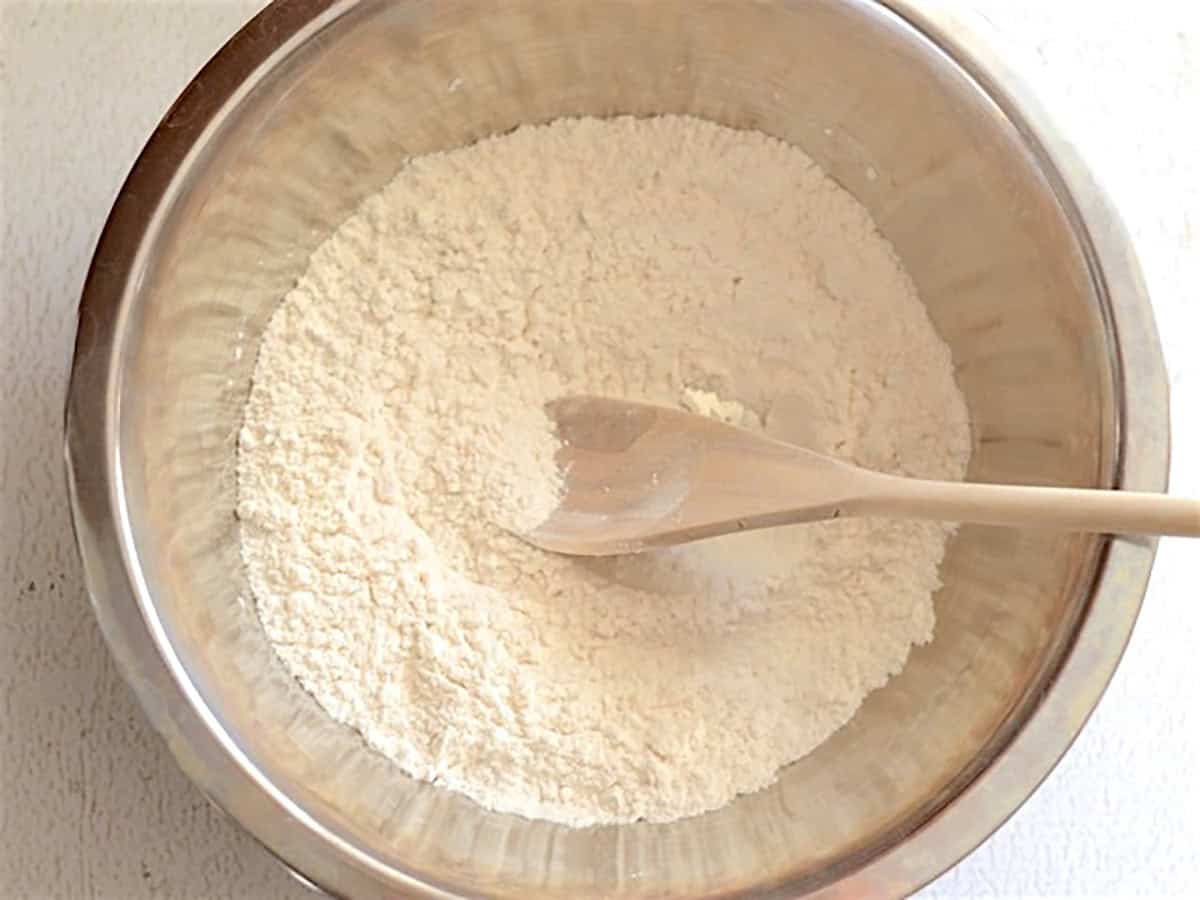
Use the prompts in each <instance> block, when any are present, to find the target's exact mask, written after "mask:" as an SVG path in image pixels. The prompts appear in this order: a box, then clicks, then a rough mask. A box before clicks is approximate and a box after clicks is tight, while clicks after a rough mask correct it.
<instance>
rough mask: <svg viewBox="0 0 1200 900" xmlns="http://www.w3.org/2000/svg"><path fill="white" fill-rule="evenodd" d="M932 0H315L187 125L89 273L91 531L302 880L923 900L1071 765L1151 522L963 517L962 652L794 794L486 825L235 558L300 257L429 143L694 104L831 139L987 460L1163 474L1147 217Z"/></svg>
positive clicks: (252, 819)
mask: <svg viewBox="0 0 1200 900" xmlns="http://www.w3.org/2000/svg"><path fill="white" fill-rule="evenodd" d="M915 5H916V4H915V3H909V2H907V0H889V2H868V0H806V2H800V0H797V2H782V0H781V2H775V3H770V2H757V0H744V2H715V0H711V2H710V0H655V2H637V0H543V2H533V0H511V2H506V3H504V4H495V3H489V2H486V0H440V2H433V0H407V2H379V0H359V2H355V0H293V2H288V3H281V4H277V5H276V6H274V7H272V8H271V9H269V10H267V11H266V12H265V13H263V14H262V15H260V16H259V17H258V18H257V19H255V20H254V21H253V22H252V23H251V24H250V25H248V26H247V27H246V29H245V30H243V31H242V32H241V33H240V34H239V35H238V36H237V37H236V38H234V39H233V40H232V41H231V42H230V43H229V45H228V46H226V47H225V49H224V50H222V51H221V53H220V54H219V55H218V56H217V57H216V59H215V60H213V62H212V63H211V64H210V65H209V66H208V67H207V68H206V69H205V70H204V71H203V72H202V73H201V74H200V75H199V76H198V77H197V78H196V79H195V81H194V82H193V83H192V84H191V86H190V87H189V88H188V89H187V91H186V92H185V93H184V94H183V96H182V97H181V98H180V99H179V101H178V102H177V103H176V104H175V106H174V107H173V108H172V109H171V111H170V112H169V114H168V115H167V117H166V119H165V120H164V121H163V123H162V125H161V126H160V127H159V129H158V130H157V131H156V132H155V134H154V136H153V138H152V139H151V141H150V143H149V145H148V146H147V147H146V150H145V152H144V153H143V155H142V157H141V159H140V160H139V161H138V163H137V166H136V168H135V169H134V171H133V173H132V174H131V176H130V178H129V181H128V183H127V184H126V185H125V188H124V190H123V191H122V193H121V195H120V197H119V198H118V200H117V202H116V204H115V206H114V208H113V211H112V215H111V218H110V219H109V222H108V225H107V227H106V228H105V231H104V234H103V237H102V238H101V240H100V244H99V247H98V249H97V251H96V257H95V261H94V263H93V266H92V270H91V273H90V275H89V277H88V281H87V286H86V288H85V291H84V296H83V301H82V305H81V309H80V322H79V335H78V344H77V349H76V355H75V362H74V371H73V375H72V382H71V389H70V397H69V402H68V411H67V412H68V415H67V448H68V458H69V468H70V479H71V490H72V500H73V503H74V509H75V525H76V530H77V532H78V539H79V544H80V548H81V551H82V554H83V559H84V563H85V566H86V570H87V578H88V583H89V586H90V589H91V593H92V597H93V601H94V604H95V608H96V614H97V616H98V617H99V619H100V622H101V624H102V626H103V628H104V632H105V634H106V636H107V638H108V641H109V643H110V644H111V645H112V649H113V652H114V654H115V655H116V657H117V659H118V660H119V662H120V664H121V667H122V669H123V671H124V673H125V676H126V677H127V678H128V680H129V682H130V684H132V685H133V687H134V689H135V690H136V692H137V694H138V696H139V698H140V699H141V702H142V704H143V705H144V707H145V708H146V711H147V713H148V715H149V716H150V718H151V720H152V721H153V723H154V725H155V727H156V728H157V729H158V730H159V731H160V732H161V733H162V734H163V736H164V737H165V738H166V740H167V742H168V743H169V745H170V747H171V750H172V751H173V752H174V754H175V755H176V756H177V757H178V759H179V762H180V764H181V765H182V766H183V768H184V769H185V770H186V771H187V772H188V773H189V774H190V775H191V777H192V778H193V779H194V780H195V781H196V782H197V784H199V785H200V786H201V787H202V788H203V789H204V790H205V791H206V792H207V793H208V794H209V796H211V797H212V798H213V799H214V800H215V801H216V802H217V803H218V804H220V805H221V806H222V807H224V808H225V809H226V810H228V811H229V812H230V813H231V814H232V815H233V816H235V817H236V818H237V819H238V820H239V821H240V822H241V823H242V824H244V825H245V826H246V827H247V828H248V829H249V830H250V831H251V832H252V833H253V834H255V835H256V836H257V837H258V838H259V839H260V840H261V841H262V842H263V843H264V844H265V845H266V846H267V847H269V848H270V849H271V850H272V851H274V852H275V853H276V854H278V855H279V856H280V857H282V858H283V859H284V860H285V861H286V862H287V863H288V864H289V865H290V866H292V867H293V868H294V869H296V870H299V871H301V872H303V873H305V875H307V876H308V877H309V878H310V879H311V880H312V881H314V882H317V883H319V884H321V885H323V886H325V887H326V888H327V889H328V890H330V891H332V892H335V893H337V894H341V895H346V896H353V897H383V896H395V895H396V894H409V893H426V894H432V895H444V894H456V893H489V894H495V895H509V896H514V897H535V896H541V897H583V896H606V897H608V896H617V895H629V896H632V895H638V896H665V895H667V894H668V893H674V894H694V895H701V894H710V895H727V894H729V893H732V892H737V891H742V890H756V891H758V892H760V893H762V894H764V895H789V896H794V895H801V894H811V895H815V896H826V897H850V896H854V897H864V896H883V895H893V894H900V893H903V892H907V891H909V890H912V889H914V888H915V887H917V886H919V885H920V884H922V883H924V882H925V881H927V880H929V879H931V878H932V877H934V876H935V875H937V874H938V873H940V872H942V871H944V870H945V869H946V868H948V867H949V866H950V865H952V864H953V863H954V862H955V861H956V860H958V859H959V858H960V857H962V856H963V855H964V854H965V853H967V852H968V851H969V850H970V849H971V848H972V847H974V846H975V845H976V844H978V843H979V842H980V841H981V840H983V839H984V838H985V837H986V836H987V835H988V834H989V833H990V832H991V831H992V830H993V829H995V828H996V827H997V826H998V825H999V824H1000V823H1001V822H1002V821H1003V820H1004V819H1005V818H1006V817H1007V816H1008V815H1009V814H1010V813H1012V811H1013V810H1014V809H1016V807H1017V806H1018V805H1019V804H1020V803H1021V802H1022V801H1023V800H1024V799H1025V798H1026V797H1027V796H1028V795H1029V794H1030V793H1031V792H1032V791H1033V789H1034V788H1035V786H1036V785H1037V784H1038V782H1039V781H1040V780H1041V779H1042V778H1043V777H1044V776H1045V775H1046V774H1047V772H1049V771H1050V769H1051V767H1052V766H1053V765H1054V763H1055V762H1056V760H1057V759H1058V758H1059V756H1060V755H1061V754H1062V753H1063V752H1064V751H1065V750H1066V748H1067V746H1068V745H1069V744H1070V742H1071V740H1072V739H1073V738H1074V736H1075V735H1076V734H1077V733H1078V731H1079V729H1080V728H1081V727H1082V725H1083V723H1084V720H1085V719H1086V718H1087V715H1088V713H1089V712H1090V711H1091V709H1092V708H1093V707H1094V706H1095V704H1096V702H1097V700H1098V699H1099V697H1100V694H1101V692H1102V690H1103V689H1104V686H1105V684H1106V683H1107V681H1108V679H1109V677H1110V675H1111V674H1112V672H1113V669H1114V668H1115V666H1116V664H1117V661H1118V659H1119V657H1120V655H1121V652H1122V649H1123V647H1124V645H1125V642H1126V640H1127V639H1128V637H1129V634H1130V631H1131V629H1132V627H1133V623H1134V619H1135V616H1136V614H1137V611H1138V607H1139V604H1140V602H1141V598H1142V593H1143V590H1144V587H1145V584H1146V579H1147V577H1148V574H1149V571H1150V565H1151V560H1152V557H1153V554H1154V544H1153V542H1152V541H1146V540H1127V539H1119V540H1112V541H1109V540H1107V539H1104V538H1097V537H1090V536H1081V535H1077V534H1063V533H1058V532H1052V531H1038V530H1027V531H1021V530H1003V529H991V528H963V529H962V530H961V531H960V532H959V534H958V536H957V538H956V539H955V540H954V541H953V543H952V545H951V546H950V548H949V552H948V555H947V558H946V562H945V565H944V567H943V574H944V579H945V588H944V589H943V590H942V591H941V592H940V593H939V595H938V596H937V599H936V603H937V611H938V625H937V634H936V639H935V640H934V641H933V643H932V644H931V645H929V646H926V647H922V648H919V649H917V650H916V651H914V653H913V655H912V658H911V660H910V662H909V664H908V666H907V668H906V669H905V670H904V672H903V673H902V674H901V675H900V676H899V677H897V678H895V679H894V680H893V681H892V682H891V683H890V684H888V686H887V687H886V688H884V689H883V690H880V691H878V692H876V693H875V694H873V695H872V696H871V697H870V698H869V699H868V700H867V702H866V704H865V705H864V706H863V708H862V710H861V711H860V712H859V713H858V715H857V716H856V717H855V718H854V719H853V721H852V722H851V723H850V724H849V725H847V726H846V727H845V728H843V729H842V730H841V731H840V732H838V733H837V734H836V735H835V736H834V737H833V738H832V739H831V740H830V741H828V742H827V743H826V744H825V745H824V746H822V747H821V748H820V749H819V750H818V751H817V752H815V753H813V754H812V755H811V756H809V757H807V758H805V759H804V760H801V761H800V762H798V763H796V764H794V765H792V766H790V767H788V768H787V769H786V770H785V771H784V773H783V775H782V778H781V779H780V781H779V783H778V784H776V785H775V786H774V787H772V788H770V789H768V790H764V791H762V792H760V793H757V794H754V795H752V796H748V797H743V798H741V799H739V800H738V801H737V802H735V803H733V804H732V805H730V806H729V807H727V808H725V809H722V810H719V811H717V812H712V813H709V814H706V815H704V816H700V817H697V818H693V819H688V820H685V821H681V822H676V823H674V824H670V825H644V824H638V825H632V826H625V827H608V828H597V829H591V830H571V829H568V828H564V827H561V826H557V825H552V824H548V823H545V822H531V821H527V820H523V819H519V818H515V817H513V816H506V815H499V814H495V813H491V812H487V811H485V810H482V809H480V808H478V807H477V806H475V805H474V804H473V803H471V802H470V801H468V800H466V799H464V798H463V797H461V796H460V795H457V794H453V793H450V792H448V791H446V790H443V789H441V788H437V787H434V786H431V785H428V784H423V783H417V782H414V781H412V780H411V779H408V778H406V777H404V776H403V775H401V774H400V773H399V772H398V771H397V770H395V769H394V768H392V767H391V766H390V765H389V764H388V763H386V762H385V761H384V760H383V759H381V758H380V757H378V756H376V755H374V754H373V753H370V752H368V751H367V750H366V749H365V748H364V746H363V745H362V743H361V742H360V741H359V740H358V739H357V738H356V736H355V735H354V734H353V733H351V732H350V731H348V730H346V729H344V728H341V727H338V726H335V725H333V724H332V723H331V722H330V721H329V720H328V719H327V718H326V716H325V715H324V714H323V713H322V712H321V710H320V709H319V708H318V707H317V706H316V705H315V704H314V703H313V701H312V700H311V699H310V698H309V697H308V696H307V695H306V694H304V693H303V692H302V691H301V690H300V689H299V688H298V687H297V686H296V685H295V684H294V683H293V681H292V679H291V678H290V677H289V676H288V675H287V673H286V672H284V671H283V669H282V668H281V665H280V664H279V663H278V662H277V660H276V659H275V657H274V656H273V654H272V653H271V651H270V648H269V647H268V645H267V643H266V641H265V638H264V636H263V633H262V630H261V628H260V627H259V624H258V621H257V619H256V617H255V614H254V609H253V604H252V602H251V600H250V598H249V595H248V592H247V588H246V583H245V579H244V576H243V574H242V568H241V564H240V560H239V555H238V549H237V539H236V536H237V525H236V523H235V519H234V514H233V506H234V492H235V482H234V465H233V461H234V452H235V436H236V433H237V429H238V424H239V418H240V412H241V406H242V402H243V399H244V398H245V396H246V393H247V387H248V382H249V379H250V375H251V368H252V366H253V361H254V358H255V348H256V343H257V341H258V338H259V335H260V334H261V332H262V329H263V325H264V323H265V322H266V320H267V318H268V316H270V314H271V311H272V308H273V307H274V306H275V304H276V303H277V302H278V301H279V299H280V298H281V296H282V295H283V294H284V292H285V291H286V290H287V289H288V287H289V286H290V285H291V284H292V283H294V281H295V279H296V277H297V275H298V274H299V272H300V271H301V269H302V268H303V267H304V265H305V261H306V257H307V255H308V253H309V251H310V250H311V249H312V248H313V247H314V246H315V245H316V244H317V243H318V242H320V241H321V240H322V239H323V238H325V237H326V236H327V235H328V234H329V233H330V231H331V230H332V229H333V228H334V227H335V226H336V225H337V224H338V223H339V222H340V221H341V220H342V219H343V218H344V217H345V216H346V215H347V214H348V213H349V212H350V211H351V210H352V209H353V208H354V207H355V205H356V204H357V203H358V202H359V201H360V200H362V199H363V198H364V197H365V196H366V195H367V194H369V193H370V192H372V191H374V190H375V189H377V188H379V187H380V186H381V185H382V184H383V183H384V182H385V181H386V180H387V179H388V178H389V177H390V176H391V175H392V174H393V173H394V172H395V171H396V169H397V168H398V167H399V166H400V165H401V164H402V163H403V162H404V160H405V159H407V158H408V157H409V156H411V155H413V154H418V153H425V152H428V151H433V150H439V149H443V148H447V147H454V146H458V145H461V144H464V143H467V142H469V141H472V140H474V139H476V138H479V137H482V136H484V135H488V134H493V133H496V132H503V131H505V130H507V129H510V128H512V127H514V126H516V125H518V124H519V123H523V122H542V121H546V120H549V119H553V118H555V117H558V116H564V115H575V114H592V115H607V114H612V113H634V114H639V115H644V114H651V113H666V112H679V113H683V112H686V113H692V114H695V115H699V116H703V117H706V118H709V119H713V120H716V121H718V122H724V123H727V124H729V125H733V126H737V127H745V128H757V129H760V130H762V131H765V132H768V133H770V134H773V135H776V136H778V137H780V138H783V139H785V140H788V141H791V142H793V143H795V144H798V145H799V146H801V147H803V148H804V149H805V150H807V151H808V153H810V154H811V155H812V156H813V157H814V158H815V159H816V160H817V161H818V162H819V163H820V164H821V165H822V166H824V167H825V168H826V169H827V170H828V171H829V172H830V173H832V174H833V176H834V177H836V178H837V179H838V180H839V181H840V182H841V183H842V184H844V185H845V186H846V187H847V188H848V189H849V190H850V191H851V192H852V193H854V194H855V195H856V196H857V197H858V198H859V199H860V200H861V201H862V202H863V203H864V204H865V205H866V206H867V207H868V208H869V209H870V210H871V212H872V213H873V214H874V216H875V218H876V220H877V221H878V223H879V225H880V227H881V229H882V230H883V232H884V233H885V234H886V235H887V236H888V237H889V238H890V239H891V240H892V241H893V243H894V244H895V246H896V248H897V251H898V253H899V254H900V256H901V258H902V259H903V261H904V263H905V264H906V266H907V268H908V270H909V272H910V273H911V274H912V276H913V278H914V279H915V281H916V283H917V285H918V288H919V290H920V293H921V296H922V297H923V299H924V300H925V302H926V304H927V305H928V308H929V314H930V316H931V318H932V320H933V322H934V324H935V325H936V327H937V329H938V330H939V331H940V332H941V334H942V336H943V337H944V338H945V339H946V341H947V342H948V343H949V345H950V347H951V348H952V350H953V354H954V360H955V363H956V365H957V371H958V379H959V383H960V384H961V386H962V389H963V391H964V392H965V394H966V396H967V399H968V402H969V406H970V410H971V414H972V421H973V428H974V434H975V455H974V460H973V463H972V466H971V472H970V477H972V478H975V479H986V480H992V481H1002V482H1003V481H1028V482H1036V483H1045V484H1061V485H1093V486H1102V487H1112V486H1121V487H1126V488H1131V489H1140V490H1161V489H1163V487H1164V483H1165V477H1166V468H1167V412H1166V410H1167V406H1166V381H1165V378H1164V373H1163V364H1162V359H1161V356H1160V352H1159V349H1158V341H1157V337H1156V334H1155V331H1154V326H1153V323H1152V320H1151V314H1150V307H1149V304H1148V302H1147V299H1146V296H1145V291H1144V288H1143V285H1142V282H1141V278H1140V276H1139V273H1138V270H1137V265H1136V263H1135V261H1134V256H1133V253H1132V251H1131V249H1130V246H1129V242H1128V240H1127V238H1126V236H1125V235H1124V233H1123V231H1122V230H1121V227H1120V225H1119V224H1118V222H1117V219H1116V217H1115V216H1114V215H1113V213H1112V211H1111V209H1110V208H1109V207H1108V205H1107V204H1106V202H1105V200H1104V198H1103V196H1102V194H1101V193H1100V191H1099V190H1098V189H1097V187H1096V185H1095V183H1094V182H1093V181H1092V180H1091V178H1090V177H1089V176H1088V174H1087V172H1086V171H1085V170H1084V169H1083V167H1082V166H1081V165H1080V163H1079V161H1078V160H1077V159H1076V157H1075V156H1074V154H1073V153H1072V152H1071V150H1070V148H1069V147H1068V146H1067V145H1066V144H1065V143H1064V141H1063V140H1062V139H1061V138H1060V137H1059V136H1058V135H1057V134H1056V133H1055V131H1054V130H1053V128H1052V127H1051V126H1050V124H1049V123H1048V122H1047V121H1046V119H1045V118H1044V116H1043V115H1042V114H1041V113H1040V112H1039V111H1038V110H1037V108H1036V106H1035V104H1034V103H1033V102H1032V101H1031V99H1030V97H1029V95H1028V93H1027V92H1026V91H1025V90H1024V89H1023V88H1022V87H1021V86H1020V85H1019V84H1018V83H1017V82H1015V81H1014V80H1013V79H1012V77H1011V76H1010V75H1009V74H1008V73H1007V72H1005V71H1004V70H1003V68H1002V66H1001V65H1000V64H999V63H998V62H997V61H996V60H995V59H994V58H993V57H992V55H991V54H990V53H989V52H988V50H987V49H986V47H985V46H984V44H982V43H981V42H980V41H978V40H977V39H975V38H973V37H972V36H971V35H970V33H969V32H968V31H967V30H966V29H965V28H963V26H962V24H961V23H958V22H956V21H954V19H953V18H951V16H950V14H948V13H931V12H928V11H926V12H918V11H917V10H916V9H915ZM922 6H923V7H926V8H927V7H928V4H922ZM780 189H781V190H785V189H786V186H781V187H780Z"/></svg>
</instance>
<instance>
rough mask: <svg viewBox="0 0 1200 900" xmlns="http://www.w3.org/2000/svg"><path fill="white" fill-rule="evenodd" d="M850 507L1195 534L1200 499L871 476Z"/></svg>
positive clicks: (1199, 532) (988, 521)
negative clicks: (872, 477)
mask: <svg viewBox="0 0 1200 900" xmlns="http://www.w3.org/2000/svg"><path fill="white" fill-rule="evenodd" d="M854 512H856V513H858V514H860V515H883V516H900V517H906V518H918V519H939V520H942V521H949V522H973V523H975V524H979V525H1024V526H1029V527H1034V528H1038V527H1046V528H1066V529H1070V530H1073V531H1094V532H1104V533H1109V534H1164V535H1177V536H1183V537H1200V500H1188V499H1184V498H1182V497H1168V496H1166V495H1165V494H1151V493H1137V492H1134V491H1111V490H1080V489H1076V488H1052V487H1016V486H1009V485H1001V484H971V483H967V482H951V481H923V480H920V479H916V478H898V477H894V476H888V475H883V476H880V477H879V478H878V479H871V483H870V488H869V490H868V491H866V492H864V494H863V495H862V496H861V498H860V500H859V502H858V503H856V504H854Z"/></svg>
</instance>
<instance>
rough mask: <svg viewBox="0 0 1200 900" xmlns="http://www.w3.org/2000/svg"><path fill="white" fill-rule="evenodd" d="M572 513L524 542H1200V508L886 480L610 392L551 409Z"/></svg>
mask: <svg viewBox="0 0 1200 900" xmlns="http://www.w3.org/2000/svg"><path fill="white" fill-rule="evenodd" d="M546 414H547V415H548V416H549V417H550V419H551V421H552V422H553V423H554V427H555V429H556V430H557V432H558V436H559V438H560V439H561V441H562V448H561V450H560V451H559V452H558V455H557V462H558V464H559V466H560V468H561V470H562V473H563V480H564V489H563V493H562V496H561V499H560V502H559V505H558V507H557V508H556V509H555V510H554V511H553V512H552V513H551V515H550V516H549V517H548V518H547V519H546V521H545V522H543V523H542V524H541V525H540V526H538V527H537V528H536V529H534V530H533V531H532V532H529V533H528V534H526V535H524V537H525V538H526V539H527V540H528V541H529V542H530V543H532V544H534V545H536V546H538V547H541V548H543V549H546V550H551V551H554V552H556V553H566V554H570V555H574V556H609V555H613V554H618V553H637V552H639V551H642V550H646V549H649V548H651V547H663V546H667V545H671V544H682V543H686V542H688V541H695V540H699V539H700V538H707V537H715V536H716V535H720V534H729V533H731V532H735V531H750V530H752V529H756V528H768V527H770V526H772V525H788V524H793V523H796V522H814V521H818V520H821V519H836V518H838V517H839V516H889V517H896V518H910V519H940V520H948V521H955V522H975V523H980V524H986V525H1020V526H1027V527H1041V528H1067V529H1071V530H1077V531H1096V532H1112V533H1117V534H1123V533H1129V534H1172V535H1187V536H1190V537H1198V536H1200V501H1196V500H1184V499H1181V498H1178V497H1167V496H1164V495H1162V494H1150V493H1133V492H1129V491H1110V490H1082V489H1075V488H1052V487H1015V486H1009V485H993V484H967V483H962V482H950V481H923V480H921V479H917V478H903V477H899V476H895V475H885V474H883V473H880V472H873V471H870V470H868V469H861V468H859V467H857V466H853V465H850V464H849V463H845V462H841V461H840V460H836V459H832V458H831V457H828V456H822V455H821V454H819V453H814V452H813V451H811V450H805V449H802V448H800V447H795V446H792V445H791V444H785V443H782V442H780V441H775V440H771V439H770V438H766V437H762V436H761V435H758V434H754V433H752V432H749V431H746V430H744V429H741V428H734V427H732V426H729V425H724V424H722V423H720V422H717V421H714V420H712V419H708V418H705V417H703V416H697V415H693V414H691V413H686V412H681V411H679V410H675V409H668V408H666V407H660V406H650V405H647V404H644V403H628V402H625V401H623V400H612V399H609V398H605V397H586V396H581V397H566V398H563V399H561V400H556V401H553V402H551V403H549V404H547V406H546Z"/></svg>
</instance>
